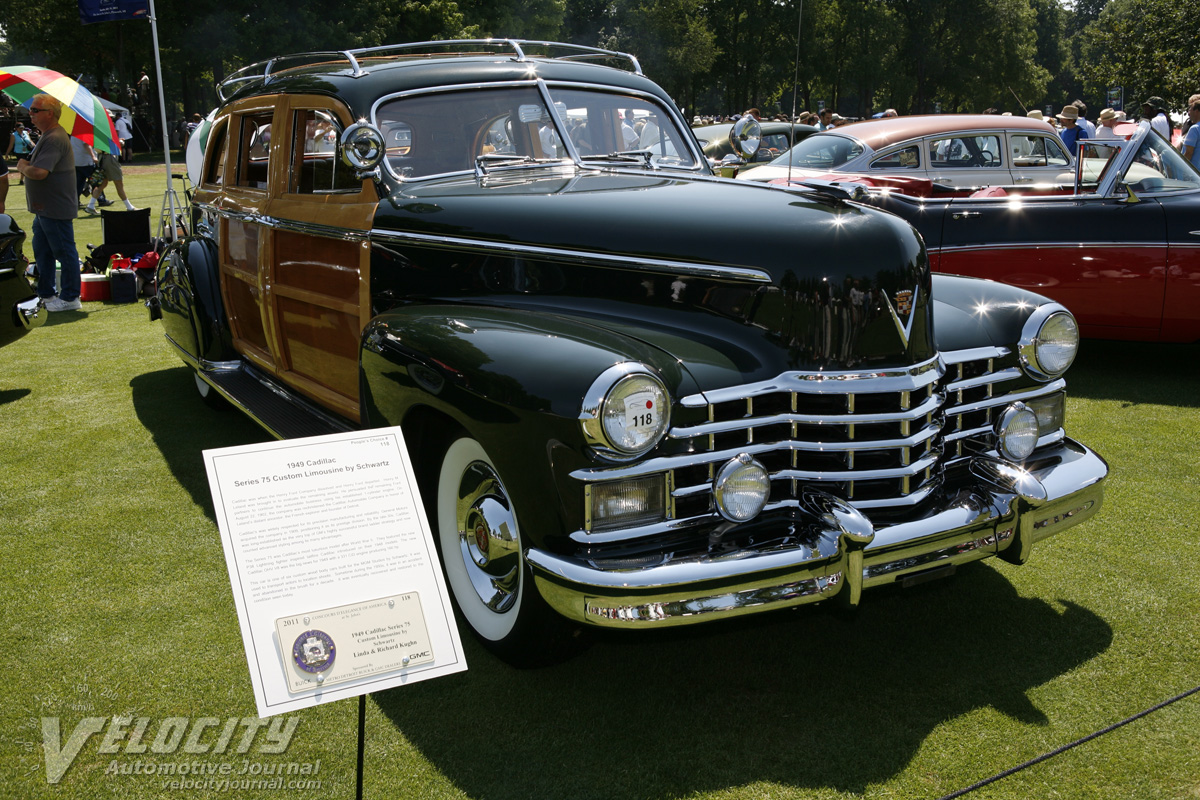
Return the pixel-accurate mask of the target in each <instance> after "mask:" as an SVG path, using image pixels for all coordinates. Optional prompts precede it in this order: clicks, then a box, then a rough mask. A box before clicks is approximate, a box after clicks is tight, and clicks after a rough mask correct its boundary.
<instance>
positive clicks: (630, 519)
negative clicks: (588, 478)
mask: <svg viewBox="0 0 1200 800" xmlns="http://www.w3.org/2000/svg"><path fill="white" fill-rule="evenodd" d="M666 485H667V484H666V478H665V477H664V476H662V475H651V476H649V477H645V478H633V479H631V480H627V481H611V482H609V483H594V484H591V485H589V486H588V487H587V509H588V518H589V525H588V530H591V531H611V530H617V529H619V528H631V527H635V526H637V525H650V524H652V523H655V522H662V521H663V520H664V519H666V517H667V514H666V508H667V491H666Z"/></svg>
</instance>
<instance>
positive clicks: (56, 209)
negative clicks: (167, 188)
mask: <svg viewBox="0 0 1200 800" xmlns="http://www.w3.org/2000/svg"><path fill="white" fill-rule="evenodd" d="M61 115H62V103H60V102H59V101H58V100H56V99H55V98H53V97H51V96H50V95H48V94H39V95H35V96H34V98H33V100H32V102H30V104H29V116H30V118H31V119H32V121H33V124H34V126H35V127H37V129H38V130H39V131H41V132H42V138H41V139H39V140H38V143H37V146H36V147H34V148H33V153H32V154H30V156H29V160H25V159H23V158H22V159H20V160H19V161H17V172H19V173H21V175H22V176H23V177H24V178H25V202H26V206H27V208H28V210H29V213H30V214H33V257H34V260H35V261H37V267H38V285H37V293H38V296H39V297H41V298H42V301H43V302H44V303H45V305H46V309H47V310H48V311H78V310H79V308H80V302H79V291H80V279H79V252H78V251H77V250H76V249H75V226H74V222H75V217H77V216H78V215H79V202H78V195H77V194H76V193H75V156H74V155H73V154H72V152H71V137H70V136H68V135H67V132H66V130H65V129H64V128H63V126H62V125H60V124H58V119H59V117H60V116H61ZM55 260H57V261H58V262H59V264H60V265H61V266H62V278H61V280H62V283H61V285H60V286H58V287H57V290H56V288H55V286H54V262H55Z"/></svg>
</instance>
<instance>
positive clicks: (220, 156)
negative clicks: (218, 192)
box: [193, 120, 229, 186]
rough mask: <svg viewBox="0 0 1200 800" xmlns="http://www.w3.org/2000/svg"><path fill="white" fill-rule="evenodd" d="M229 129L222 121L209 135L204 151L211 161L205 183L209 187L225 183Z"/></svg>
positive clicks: (205, 175)
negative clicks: (226, 145)
mask: <svg viewBox="0 0 1200 800" xmlns="http://www.w3.org/2000/svg"><path fill="white" fill-rule="evenodd" d="M228 129H229V128H228V125H227V124H226V122H225V121H224V120H222V121H221V122H218V123H217V124H216V125H214V126H213V128H212V132H211V133H209V135H208V143H207V145H206V147H205V148H204V149H205V152H207V153H209V160H208V169H207V170H206V171H205V172H204V180H203V183H205V184H207V185H209V186H220V185H222V184H223V183H224V182H225V132H226V131H227V130H228ZM193 135H195V134H193Z"/></svg>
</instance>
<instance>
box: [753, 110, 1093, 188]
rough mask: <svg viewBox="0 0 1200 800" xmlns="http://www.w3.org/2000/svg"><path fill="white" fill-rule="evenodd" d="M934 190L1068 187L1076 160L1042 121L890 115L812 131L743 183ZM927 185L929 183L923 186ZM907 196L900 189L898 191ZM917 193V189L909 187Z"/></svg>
mask: <svg viewBox="0 0 1200 800" xmlns="http://www.w3.org/2000/svg"><path fill="white" fill-rule="evenodd" d="M851 175H853V176H854V178H853V179H854V180H860V181H865V182H868V183H876V184H881V185H894V186H895V185H896V182H893V181H892V180H891V179H893V178H899V179H901V181H900V182H899V186H901V187H902V186H905V185H907V186H909V187H910V188H911V187H918V186H922V185H923V186H925V187H927V188H930V187H929V184H932V187H931V191H932V192H933V193H938V190H939V188H940V189H942V190H946V189H952V190H954V191H960V190H962V189H964V188H969V187H981V186H993V185H1012V184H1019V183H1070V182H1071V181H1072V180H1073V177H1074V162H1073V160H1072V158H1071V156H1070V154H1069V153H1068V152H1067V150H1066V148H1064V147H1063V145H1062V142H1061V140H1060V139H1059V138H1058V135H1057V134H1056V133H1055V132H1054V129H1053V128H1051V127H1050V126H1049V125H1048V124H1046V123H1045V122H1041V121H1039V120H1034V119H1028V118H1022V117H1004V116H996V115H992V114H942V115H930V116H913V117H890V118H885V119H873V120H866V121H863V122H858V123H855V124H853V125H845V126H843V127H841V128H838V129H836V130H830V131H823V132H821V133H818V134H814V135H813V136H810V137H808V138H806V139H804V140H803V141H801V142H799V143H798V144H796V145H795V146H794V147H792V148H791V149H790V150H789V151H788V152H786V153H784V154H783V155H781V156H779V157H778V158H776V159H775V160H773V161H771V162H770V163H769V164H766V165H764V166H761V167H759V168H757V169H755V170H753V171H751V172H749V173H748V174H744V175H739V176H738V177H739V178H741V179H742V180H750V181H759V182H768V181H772V180H775V179H777V178H785V179H786V178H789V177H791V178H792V179H795V178H797V177H800V178H815V177H826V178H833V179H850V177H849V176H851ZM927 182H928V183H927ZM901 190H902V191H904V189H903V188H901ZM914 191H915V189H914Z"/></svg>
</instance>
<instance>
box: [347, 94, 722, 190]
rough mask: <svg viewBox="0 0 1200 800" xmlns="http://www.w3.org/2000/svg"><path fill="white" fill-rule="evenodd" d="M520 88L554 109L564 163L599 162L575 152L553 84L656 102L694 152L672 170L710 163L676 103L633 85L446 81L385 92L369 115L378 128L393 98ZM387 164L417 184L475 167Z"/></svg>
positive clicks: (701, 167) (400, 179)
mask: <svg viewBox="0 0 1200 800" xmlns="http://www.w3.org/2000/svg"><path fill="white" fill-rule="evenodd" d="M521 87H534V88H536V89H537V90H538V92H539V93H540V94H541V96H542V101H543V102H544V103H545V104H546V106H547V107H548V108H550V109H551V110H552V115H551V119H553V120H554V128H555V131H556V132H557V133H558V136H559V139H560V140H562V142H563V143H564V146H566V148H567V154H568V156H569V157H568V158H563V159H560V160H561V162H562V163H563V164H571V165H573V166H575V167H577V168H579V169H587V170H595V169H596V165H594V164H587V163H584V161H583V160H582V159H581V158H580V157H579V153H578V152H576V150H575V146H574V143H573V142H571V137H570V136H565V135H564V126H563V121H562V120H561V119H560V118H559V115H558V109H556V108H555V107H554V101H553V99H552V98H551V97H550V91H549V89H550V87H555V88H565V89H581V90H584V91H597V92H603V93H604V94H622V95H628V96H631V97H637V98H639V99H642V100H646V101H648V102H650V103H651V104H653V105H654V106H656V107H658V108H661V109H663V111H664V113H665V114H666V116H667V117H668V118H669V119H672V120H674V122H675V125H676V128H677V129H678V130H679V132H680V134H681V137H680V138H681V139H682V140H683V145H684V146H685V147H687V148H688V150H690V151H691V155H692V161H693V164H692V165H691V166H688V167H682V166H680V167H671V168H670V169H672V170H677V171H679V172H683V173H698V174H704V170H705V165H706V164H707V163H708V162H707V160H706V159H705V157H704V153H703V152H702V151H701V150H700V149H699V148H698V147H697V145H696V142H695V139H696V137H695V136H690V135H688V134H687V131H690V130H691V127H690V126H689V125H688V124H687V121H686V120H684V119H683V117H682V116H681V115H680V114H679V112H678V110H677V109H676V108H675V107H674V105H671V104H666V105H664V104H663V102H662V99H661V98H660V97H658V96H657V95H655V94H653V93H651V92H644V91H642V90H640V89H630V88H626V87H623V86H612V85H610V84H601V83H589V82H586V81H563V80H551V81H547V80H545V79H543V78H541V77H536V76H535V77H532V78H528V79H525V80H519V81H480V82H475V83H455V84H447V85H444V86H426V87H422V88H420V89H405V90H404V91H400V92H392V93H391V94H385V95H383V96H382V97H379V98H378V99H376V100H375V102H373V103H372V104H371V110H370V117H369V118H370V121H371V124H372V125H374V126H376V127H379V107H380V106H381V105H383V104H384V103H388V102H392V101H394V100H401V99H404V98H407V97H415V96H419V95H427V94H440V93H443V92H447V93H449V92H466V91H478V90H482V89H514V88H521ZM384 164H385V169H386V170H387V173H388V174H389V175H391V176H392V177H393V178H394V179H395V180H396V181H398V182H399V183H401V184H405V183H417V182H420V181H427V180H433V179H435V178H444V177H447V176H451V175H469V174H472V173H473V168H472V169H463V170H454V171H451V172H440V173H437V174H436V175H422V176H420V177H419V178H405V177H403V176H401V175H397V174H396V173H395V171H393V170H392V168H391V164H390V163H389V162H388V160H387V159H386V158H385V159H384ZM643 174H644V173H643Z"/></svg>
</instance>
